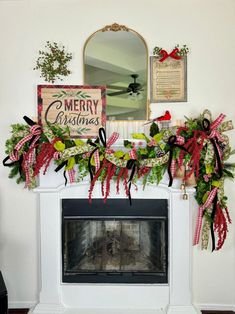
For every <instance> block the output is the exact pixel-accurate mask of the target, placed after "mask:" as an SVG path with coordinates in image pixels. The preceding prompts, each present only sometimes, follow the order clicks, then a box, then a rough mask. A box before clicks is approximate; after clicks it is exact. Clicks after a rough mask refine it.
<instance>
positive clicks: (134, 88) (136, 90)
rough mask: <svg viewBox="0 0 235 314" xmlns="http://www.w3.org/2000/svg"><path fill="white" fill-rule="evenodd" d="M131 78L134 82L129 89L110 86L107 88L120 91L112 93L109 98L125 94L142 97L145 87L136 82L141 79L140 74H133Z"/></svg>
mask: <svg viewBox="0 0 235 314" xmlns="http://www.w3.org/2000/svg"><path fill="white" fill-rule="evenodd" d="M131 77H132V78H133V80H134V81H133V82H132V83H130V84H129V85H128V87H122V86H115V85H108V86H107V88H110V89H118V90H119V91H118V92H111V93H108V94H107V95H108V96H119V95H124V94H129V95H130V96H133V97H135V96H137V95H140V94H141V93H140V92H141V91H143V89H142V88H143V86H142V85H141V84H140V83H137V82H136V79H137V78H138V77H139V75H138V74H132V75H131Z"/></svg>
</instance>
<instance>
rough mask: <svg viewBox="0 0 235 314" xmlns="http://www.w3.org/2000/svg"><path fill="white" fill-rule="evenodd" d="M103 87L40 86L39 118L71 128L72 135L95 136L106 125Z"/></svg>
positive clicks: (43, 122)
mask: <svg viewBox="0 0 235 314" xmlns="http://www.w3.org/2000/svg"><path fill="white" fill-rule="evenodd" d="M105 93H106V89H105V87H104V86H86V85H85V86H80V85H38V120H39V123H40V124H42V125H46V124H52V125H53V124H56V125H60V126H62V127H66V126H68V127H69V128H70V135H71V137H73V138H76V137H80V138H92V137H96V136H97V134H98V130H99V128H100V127H105V123H106V115H105V107H106V97H105Z"/></svg>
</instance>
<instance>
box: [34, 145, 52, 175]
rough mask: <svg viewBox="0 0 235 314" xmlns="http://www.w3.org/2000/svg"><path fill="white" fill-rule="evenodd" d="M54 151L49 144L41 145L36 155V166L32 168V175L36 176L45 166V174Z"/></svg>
mask: <svg viewBox="0 0 235 314" xmlns="http://www.w3.org/2000/svg"><path fill="white" fill-rule="evenodd" d="M54 152H55V149H54V147H53V146H52V145H51V143H42V145H41V150H40V152H39V153H38V155H37V159H36V164H35V168H34V175H35V176H37V175H38V174H39V172H40V169H41V168H42V167H43V166H44V165H45V168H44V171H43V174H45V173H46V171H47V168H48V166H49V163H50V161H51V160H52V158H53V155H54Z"/></svg>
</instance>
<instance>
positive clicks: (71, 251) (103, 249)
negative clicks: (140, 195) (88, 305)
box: [62, 199, 168, 283]
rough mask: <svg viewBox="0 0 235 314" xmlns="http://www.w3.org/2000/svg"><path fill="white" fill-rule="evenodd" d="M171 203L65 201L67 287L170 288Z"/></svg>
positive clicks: (65, 279)
mask: <svg viewBox="0 0 235 314" xmlns="http://www.w3.org/2000/svg"><path fill="white" fill-rule="evenodd" d="M167 235H168V206H167V200H159V199H157V200H156V199H155V200H149V199H138V200H134V201H133V205H132V206H130V205H129V204H128V203H127V201H126V200H123V199H110V200H108V201H107V204H103V201H102V200H100V199H95V200H93V202H92V204H89V203H88V201H87V200H85V199H63V200H62V244H63V245H62V265H63V276H62V278H63V282H70V283H74V282H87V283H106V282H109V283H167V268H168V237H167Z"/></svg>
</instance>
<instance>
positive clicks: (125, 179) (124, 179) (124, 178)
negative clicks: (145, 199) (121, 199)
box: [123, 168, 129, 197]
mask: <svg viewBox="0 0 235 314" xmlns="http://www.w3.org/2000/svg"><path fill="white" fill-rule="evenodd" d="M127 178H128V169H127V168H125V171H124V176H123V185H124V189H125V192H126V196H127V197H129V188H128V183H127V182H128V180H127Z"/></svg>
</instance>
